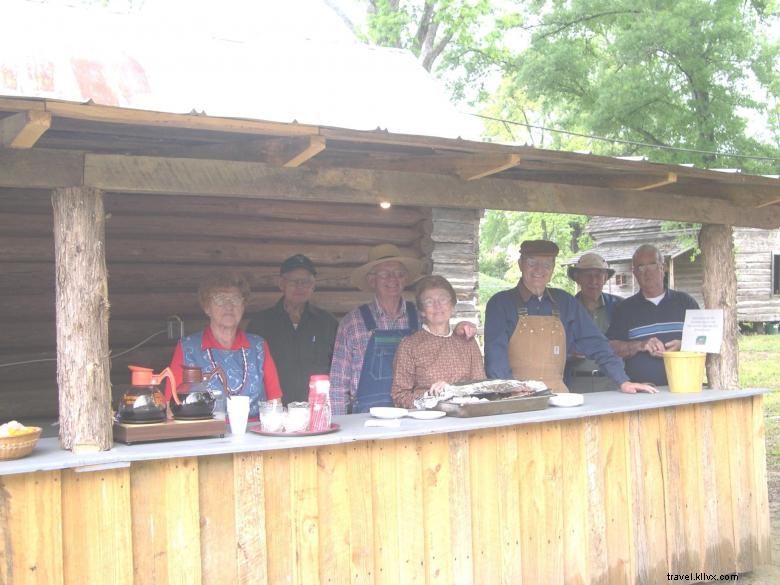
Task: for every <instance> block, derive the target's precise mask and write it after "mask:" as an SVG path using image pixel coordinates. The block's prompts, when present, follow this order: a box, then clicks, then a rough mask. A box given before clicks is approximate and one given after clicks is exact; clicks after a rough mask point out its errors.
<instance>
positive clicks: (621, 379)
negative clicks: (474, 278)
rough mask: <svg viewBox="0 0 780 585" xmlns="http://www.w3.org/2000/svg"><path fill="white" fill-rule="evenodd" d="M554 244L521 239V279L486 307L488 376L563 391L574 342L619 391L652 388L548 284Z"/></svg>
mask: <svg viewBox="0 0 780 585" xmlns="http://www.w3.org/2000/svg"><path fill="white" fill-rule="evenodd" d="M557 255H558V246H557V245H556V244H555V243H554V242H550V241H548V240H526V241H525V242H523V243H522V244H521V246H520V260H519V265H520V273H521V278H520V282H518V283H517V286H516V287H515V288H513V289H510V290H505V291H501V292H499V293H497V294H495V295H493V297H492V298H491V299H490V301H488V304H487V307H486V309H485V371H486V373H487V375H488V377H491V378H502V379H507V378H509V379H511V378H515V379H518V380H541V381H542V382H544V383H545V384H546V385H547V387H548V388H550V389H551V390H552V391H553V392H568V388H567V387H566V384H565V383H564V381H563V377H564V369H565V365H566V356H567V355H569V349H570V348H571V346H572V345H574V344H576V345H577V347H578V348H579V349H580V351H581V352H582V353H584V354H585V355H586V356H587V357H589V358H592V359H594V360H595V361H596V362H597V363H598V365H599V368H603V369H604V370H605V371H606V372H607V375H608V376H609V377H610V378H611V379H612V380H613V381H614V382H615V383H616V384H617V385H618V386H619V388H620V390H621V391H622V392H627V393H630V394H633V393H636V392H650V393H652V392H657V390H656V389H655V388H653V387H652V386H649V385H647V384H637V383H634V382H631V381H630V380H629V378H628V376H627V375H626V372H625V370H624V369H623V362H622V361H621V360H620V358H618V357H617V356H616V355H615V353H614V352H613V351H612V349H611V348H610V345H609V342H608V341H607V338H606V337H604V335H603V334H602V333H601V332H600V331H599V330H598V329H597V328H596V326H595V325H594V323H593V321H592V320H591V318H590V317H589V316H588V314H587V313H586V312H585V310H584V309H583V308H582V305H580V304H579V303H578V302H577V301H576V300H575V299H574V297H573V296H571V295H570V294H569V293H567V292H566V291H564V290H561V289H558V288H548V287H547V285H548V284H549V282H550V280H551V278H552V274H553V270H554V268H555V258H556V256H557Z"/></svg>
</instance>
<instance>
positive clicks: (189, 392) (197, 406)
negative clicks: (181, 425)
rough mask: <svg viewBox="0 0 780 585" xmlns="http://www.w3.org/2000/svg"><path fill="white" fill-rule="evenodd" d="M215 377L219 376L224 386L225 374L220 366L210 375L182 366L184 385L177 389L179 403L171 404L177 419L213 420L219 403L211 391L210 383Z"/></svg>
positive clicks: (198, 369) (195, 368)
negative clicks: (215, 408)
mask: <svg viewBox="0 0 780 585" xmlns="http://www.w3.org/2000/svg"><path fill="white" fill-rule="evenodd" d="M214 376H219V379H220V380H222V382H223V385H224V380H225V377H224V373H223V371H222V368H220V367H219V366H217V367H216V368H215V369H213V370H212V371H211V372H209V373H208V374H204V373H203V370H201V368H198V367H196V366H182V383H181V384H180V385H179V386H178V388H177V389H176V391H177V393H178V395H179V402H176V401H172V402H171V412H173V416H174V417H175V418H179V419H198V418H211V416H212V415H213V414H214V406H215V404H216V402H217V397H216V396H215V392H212V391H211V390H209V382H210V381H211V379H212V378H213V377H214Z"/></svg>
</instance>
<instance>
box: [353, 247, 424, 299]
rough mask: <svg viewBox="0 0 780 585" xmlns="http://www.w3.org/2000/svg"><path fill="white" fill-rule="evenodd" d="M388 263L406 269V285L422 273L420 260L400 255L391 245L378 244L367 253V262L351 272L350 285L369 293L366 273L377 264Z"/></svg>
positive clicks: (399, 251) (396, 248)
mask: <svg viewBox="0 0 780 585" xmlns="http://www.w3.org/2000/svg"><path fill="white" fill-rule="evenodd" d="M390 261H394V262H400V263H401V264H403V265H404V268H406V271H407V272H408V273H409V277H408V279H407V281H406V284H411V283H412V282H414V281H415V280H417V278H418V277H419V276H420V273H422V268H423V263H422V262H421V261H420V260H418V259H417V258H412V257H410V256H404V255H402V254H401V250H399V249H398V246H394V245H393V244H380V245H379V246H374V247H373V248H371V249H370V250H369V251H368V262H366V263H365V264H363V266H360V267H358V268H356V269H355V270H354V271H353V272H352V277H351V280H352V284H353V285H354V286H356V287H357V288H359V289H360V290H363V291H367V292H368V291H370V290H371V289H370V288H369V287H368V273H369V272H371V269H372V268H374V266H376V265H377V264H381V263H382V262H390Z"/></svg>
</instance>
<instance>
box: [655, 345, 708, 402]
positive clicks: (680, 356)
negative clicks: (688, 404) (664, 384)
mask: <svg viewBox="0 0 780 585" xmlns="http://www.w3.org/2000/svg"><path fill="white" fill-rule="evenodd" d="M706 357H707V354H706V353H704V352H700V351H665V352H664V368H666V378H667V379H668V380H669V390H670V391H672V392H701V386H702V383H703V382H704V362H705V359H706Z"/></svg>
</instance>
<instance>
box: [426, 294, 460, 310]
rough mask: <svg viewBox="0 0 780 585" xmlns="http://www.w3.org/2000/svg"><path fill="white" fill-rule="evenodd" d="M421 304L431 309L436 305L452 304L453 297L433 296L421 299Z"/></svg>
mask: <svg viewBox="0 0 780 585" xmlns="http://www.w3.org/2000/svg"><path fill="white" fill-rule="evenodd" d="M420 304H421V305H422V306H423V307H425V308H426V309H430V308H431V307H433V306H434V305H439V306H444V305H449V304H452V299H451V298H450V297H444V296H441V297H431V298H427V299H421V300H420Z"/></svg>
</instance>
